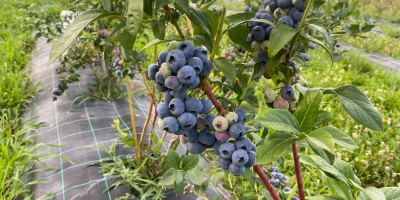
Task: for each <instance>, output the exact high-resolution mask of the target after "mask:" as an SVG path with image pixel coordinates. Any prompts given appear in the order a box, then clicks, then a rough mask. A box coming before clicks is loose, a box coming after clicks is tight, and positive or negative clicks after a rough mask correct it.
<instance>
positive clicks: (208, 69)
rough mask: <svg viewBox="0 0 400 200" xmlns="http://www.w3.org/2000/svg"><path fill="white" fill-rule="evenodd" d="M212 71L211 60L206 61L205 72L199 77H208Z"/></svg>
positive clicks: (202, 71)
mask: <svg viewBox="0 0 400 200" xmlns="http://www.w3.org/2000/svg"><path fill="white" fill-rule="evenodd" d="M211 70H212V63H211V61H210V60H206V62H203V70H201V72H200V73H199V74H198V76H200V77H203V76H206V75H208V74H209V73H210V72H211Z"/></svg>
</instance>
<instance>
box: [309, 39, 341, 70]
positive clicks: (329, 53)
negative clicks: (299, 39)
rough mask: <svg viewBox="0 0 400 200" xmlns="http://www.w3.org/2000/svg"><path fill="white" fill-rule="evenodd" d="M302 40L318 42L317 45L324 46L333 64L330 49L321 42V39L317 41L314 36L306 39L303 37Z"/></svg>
mask: <svg viewBox="0 0 400 200" xmlns="http://www.w3.org/2000/svg"><path fill="white" fill-rule="evenodd" d="M304 40H307V41H311V42H314V43H316V44H318V45H319V46H321V47H322V48H324V49H325V51H326V52H327V53H328V55H329V57H330V58H331V62H332V65H333V62H334V60H333V56H332V51H331V50H330V49H329V48H328V47H326V46H325V44H324V43H322V42H321V41H319V40H317V39H315V38H308V39H304Z"/></svg>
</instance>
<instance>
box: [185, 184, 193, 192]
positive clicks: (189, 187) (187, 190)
mask: <svg viewBox="0 0 400 200" xmlns="http://www.w3.org/2000/svg"><path fill="white" fill-rule="evenodd" d="M193 190H194V185H190V184H187V185H186V186H185V187H184V188H183V195H187V194H188V193H190V192H192V191H193Z"/></svg>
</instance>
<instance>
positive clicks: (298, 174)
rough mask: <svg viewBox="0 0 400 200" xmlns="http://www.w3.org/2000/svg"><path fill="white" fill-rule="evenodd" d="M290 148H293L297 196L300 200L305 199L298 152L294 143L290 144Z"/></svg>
mask: <svg viewBox="0 0 400 200" xmlns="http://www.w3.org/2000/svg"><path fill="white" fill-rule="evenodd" d="M292 150H293V159H294V169H295V171H296V179H297V187H298V192H299V197H300V200H305V197H304V189H303V181H302V179H301V170H300V160H299V154H298V152H297V145H296V143H293V144H292Z"/></svg>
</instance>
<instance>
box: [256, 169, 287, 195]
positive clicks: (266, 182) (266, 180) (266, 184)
mask: <svg viewBox="0 0 400 200" xmlns="http://www.w3.org/2000/svg"><path fill="white" fill-rule="evenodd" d="M253 168H254V169H255V170H256V172H257V174H258V176H259V177H260V178H261V180H262V182H263V183H264V185H265V187H267V189H268V191H269V194H270V195H271V196H272V198H273V199H274V200H281V199H280V198H279V196H278V194H277V193H276V192H275V190H274V188H273V187H272V185H271V183H269V181H268V178H267V177H266V176H265V174H264V172H263V171H262V169H261V168H260V166H259V165H254V167H253Z"/></svg>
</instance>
